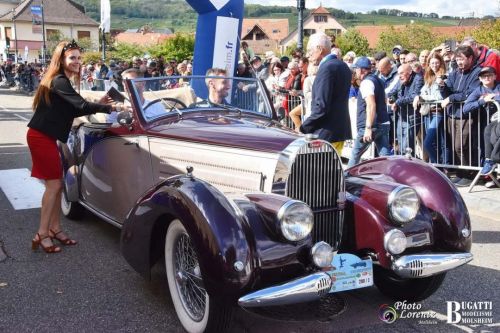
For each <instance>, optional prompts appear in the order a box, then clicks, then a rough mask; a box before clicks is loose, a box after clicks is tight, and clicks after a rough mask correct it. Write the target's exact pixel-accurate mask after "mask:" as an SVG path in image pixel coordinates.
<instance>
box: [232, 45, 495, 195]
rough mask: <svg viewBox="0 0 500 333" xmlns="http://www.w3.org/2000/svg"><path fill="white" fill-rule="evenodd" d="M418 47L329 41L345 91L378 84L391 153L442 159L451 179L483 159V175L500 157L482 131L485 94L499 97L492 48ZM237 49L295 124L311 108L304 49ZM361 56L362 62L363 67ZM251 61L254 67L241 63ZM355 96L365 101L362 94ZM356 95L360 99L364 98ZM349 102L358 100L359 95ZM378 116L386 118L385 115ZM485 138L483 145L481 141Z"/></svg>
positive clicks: (243, 68)
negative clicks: (345, 73)
mask: <svg viewBox="0 0 500 333" xmlns="http://www.w3.org/2000/svg"><path fill="white" fill-rule="evenodd" d="M418 51H419V52H418V53H414V52H410V51H409V50H406V49H404V47H403V46H401V45H395V46H394V48H393V50H392V54H390V55H387V54H386V53H385V52H383V51H376V52H374V54H373V56H371V55H369V54H367V55H356V54H355V53H354V52H353V51H349V52H347V53H346V54H345V55H343V56H342V54H341V52H340V50H339V49H338V48H337V47H336V46H335V44H332V49H331V53H332V54H333V55H334V56H335V57H336V58H339V59H342V60H343V61H344V62H345V63H346V64H347V65H348V66H349V67H350V68H351V69H352V74H353V75H352V80H351V92H350V95H349V98H352V99H353V100H354V99H356V100H358V95H359V94H360V84H361V83H362V81H363V80H365V79H366V80H368V81H370V82H373V83H370V86H371V85H372V84H374V85H375V86H376V87H377V89H378V82H381V83H382V87H383V90H384V94H385V96H384V97H385V104H384V108H385V109H386V114H387V116H388V117H389V120H390V121H389V147H388V148H389V151H390V153H392V154H406V153H408V152H410V153H412V154H415V153H416V151H417V150H419V152H420V155H419V156H420V157H421V158H422V159H424V160H426V161H429V162H431V163H434V164H436V165H438V166H440V167H442V170H443V171H444V172H446V173H448V172H449V171H450V176H451V175H452V174H453V178H452V181H453V182H454V183H456V184H457V186H467V185H469V184H470V182H471V179H472V178H473V173H474V171H473V170H475V169H476V168H478V167H481V166H485V167H484V168H483V170H482V171H481V172H482V174H484V175H487V174H490V173H491V172H492V170H493V169H494V168H495V166H496V164H495V163H496V162H500V158H498V159H497V158H496V154H497V150H495V152H494V153H493V155H494V156H490V155H491V152H492V151H493V148H492V144H491V142H492V141H493V142H494V140H493V139H492V136H491V130H490V127H491V126H490V127H488V130H487V131H486V132H485V129H486V127H487V126H489V125H488V124H489V123H490V118H491V116H492V115H493V114H494V113H495V112H496V111H497V110H496V107H495V106H494V105H493V104H492V103H489V102H493V101H497V102H499V101H500V93H499V83H498V81H497V74H498V73H499V71H500V56H499V53H498V50H492V49H490V48H489V47H488V46H487V45H480V44H478V43H477V42H476V41H475V40H474V39H473V38H472V37H466V38H464V40H463V41H462V42H461V43H460V44H459V45H458V46H455V45H453V44H452V43H443V44H441V45H439V46H437V47H435V48H434V49H432V50H418ZM241 52H242V54H241V56H240V64H239V67H240V70H239V71H238V72H241V73H247V74H248V73H253V75H255V76H257V77H259V78H261V79H263V80H264V81H265V83H266V85H267V88H268V89H269V91H270V92H271V94H272V97H273V102H274V107H275V109H276V110H277V111H278V114H280V113H281V114H283V116H286V117H289V118H290V119H291V121H292V122H291V123H288V124H289V125H291V126H292V127H293V128H295V129H296V130H298V129H299V128H300V125H301V122H302V121H303V120H304V119H305V118H307V116H308V115H309V113H310V109H311V107H310V103H311V101H310V97H311V90H312V81H313V80H314V73H316V72H317V66H311V65H309V64H307V63H308V57H307V56H306V55H304V54H303V53H302V52H301V50H295V51H294V52H293V54H292V58H291V59H288V57H281V58H279V57H277V56H275V54H274V52H272V51H267V52H265V54H264V55H263V58H261V57H260V56H259V55H255V54H254V53H253V51H252V50H251V49H250V48H249V47H248V45H245V46H244V47H242V49H241ZM360 59H361V60H362V61H361V63H363V64H364V65H363V67H362V68H363V69H362V70H361V71H360V72H358V73H357V72H356V70H355V69H356V67H358V68H359V66H356V64H358V62H359V61H360ZM306 64H307V65H306ZM368 64H369V68H366V67H367V66H368ZM252 68H253V69H254V71H252V70H248V69H252ZM374 78H377V79H378V80H374ZM366 80H365V81H366ZM306 82H307V85H305V83H306ZM306 87H307V88H306ZM369 91H371V89H369ZM377 91H378V90H377ZM372 93H373V92H372ZM296 97H300V98H296ZM308 98H309V100H308ZM361 99H362V100H363V101H364V100H365V99H366V96H362V97H361ZM377 100H380V98H379V97H378V98H377ZM363 101H362V102H361V105H365V106H366V104H363V103H364V102H363ZM353 104H354V105H357V107H359V105H360V102H359V100H358V103H353ZM378 104H379V105H378V107H377V112H379V111H380V109H381V105H380V104H381V103H378ZM355 108H356V107H355ZM354 114H356V111H354ZM357 116H358V117H359V116H360V114H359V113H358V114H357ZM377 116H378V117H380V119H385V116H384V115H382V116H380V115H378V114H377ZM361 117H365V115H361ZM363 119H364V118H363ZM363 121H364V120H363ZM374 121H375V123H374V125H378V127H379V128H375V129H374V131H375V132H374V135H373V137H371V139H373V140H375V139H377V140H381V139H380V138H385V135H380V132H381V131H382V132H384V131H385V128H386V124H385V122H384V123H383V125H382V123H380V124H377V123H376V120H374ZM371 125H372V124H370V126H371ZM356 126H357V127H358V131H359V130H361V131H365V130H366V127H365V126H364V125H363V124H361V125H360V124H359V122H358V124H357V125H356ZM376 131H379V133H377V132H376ZM498 132H500V131H498ZM375 134H376V135H375ZM353 136H354V137H356V135H354V134H353ZM486 136H488V138H487V137H486ZM363 137H364V134H363V133H361V134H359V133H358V137H357V138H356V140H355V143H354V146H355V147H354V148H355V149H354V150H355V152H354V155H356V156H353V158H351V159H352V160H353V163H356V162H358V161H359V154H360V152H361V151H360V150H363V149H365V148H366V147H365V146H366V145H359V144H358V145H357V142H356V141H359V140H363ZM381 142H382V143H381ZM383 142H385V140H382V141H379V142H378V144H377V145H376V146H377V148H379V149H381V150H382V151H378V152H377V153H376V154H382V155H386V154H387V150H386V148H387V147H386V145H385V144H384V143H383ZM486 142H488V143H487V145H488V146H486V147H485V144H486ZM365 143H366V142H365ZM493 146H494V144H493ZM356 147H357V148H356ZM488 147H489V148H488ZM494 147H496V146H494ZM410 149H411V150H410ZM498 151H500V144H499V145H498ZM351 164H352V163H351ZM447 166H460V168H447ZM451 171H456V172H453V173H452V172H451ZM475 172H477V171H475Z"/></svg>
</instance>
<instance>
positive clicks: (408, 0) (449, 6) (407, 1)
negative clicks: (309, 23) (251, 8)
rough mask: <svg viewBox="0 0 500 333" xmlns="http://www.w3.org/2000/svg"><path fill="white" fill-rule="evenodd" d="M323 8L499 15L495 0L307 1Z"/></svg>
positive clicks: (286, 2) (280, 2)
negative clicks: (392, 9) (390, 9)
mask: <svg viewBox="0 0 500 333" xmlns="http://www.w3.org/2000/svg"><path fill="white" fill-rule="evenodd" d="M245 2H246V3H253V4H262V1H261V0H246V1H245ZM296 3H297V2H296V1H290V0H269V1H267V2H266V5H268V6H272V5H275V6H290V5H293V6H295V5H296ZM320 4H322V5H323V7H329V8H337V9H342V10H345V11H349V12H361V13H366V12H368V11H371V10H377V9H380V8H395V9H399V10H402V11H405V12H419V13H437V14H439V16H444V15H449V16H460V17H462V16H470V15H471V14H472V13H474V16H475V17H482V16H484V15H495V14H497V13H498V11H499V8H498V7H497V1H493V0H474V1H456V0H371V1H345V0H306V6H307V8H317V7H319V5H320Z"/></svg>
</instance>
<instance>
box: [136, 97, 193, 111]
mask: <svg viewBox="0 0 500 333" xmlns="http://www.w3.org/2000/svg"><path fill="white" fill-rule="evenodd" d="M158 102H165V103H164V104H165V106H166V107H167V108H168V107H169V108H170V109H169V110H168V111H167V112H171V111H172V110H173V109H176V107H175V106H176V105H180V106H182V108H183V109H186V108H187V106H186V104H184V102H183V101H181V100H179V99H177V98H173V97H163V98H157V99H155V100H152V101H151V102H149V103H148V104H146V106H144V108H143V110H144V111H146V109H147V108H149V107H150V106H151V105H153V104H155V103H158ZM166 102H170V103H173V104H172V106H170V105H169V104H167V103H166Z"/></svg>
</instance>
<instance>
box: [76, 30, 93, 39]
mask: <svg viewBox="0 0 500 333" xmlns="http://www.w3.org/2000/svg"><path fill="white" fill-rule="evenodd" d="M77 34H78V40H80V39H82V38H90V31H80V30H78V32H77Z"/></svg>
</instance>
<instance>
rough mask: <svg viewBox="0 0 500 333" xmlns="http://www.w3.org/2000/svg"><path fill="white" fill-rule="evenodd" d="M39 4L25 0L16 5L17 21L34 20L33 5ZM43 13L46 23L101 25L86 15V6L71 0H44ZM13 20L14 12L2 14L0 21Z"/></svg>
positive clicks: (31, 0)
mask: <svg viewBox="0 0 500 333" xmlns="http://www.w3.org/2000/svg"><path fill="white" fill-rule="evenodd" d="M35 4H37V5H38V4H39V2H34V1H33V0H25V1H23V2H21V3H20V4H19V5H18V6H17V7H15V13H16V14H15V19H16V21H27V22H31V21H32V14H31V5H35ZM43 13H44V20H45V23H46V24H72V25H83V26H93V27H97V26H99V23H97V22H96V21H94V20H93V19H91V18H90V17H88V16H87V15H85V10H84V8H83V7H82V6H81V5H79V4H77V3H75V2H73V1H71V0H44V1H43ZM7 20H8V21H11V20H12V12H8V13H5V14H3V15H2V16H0V21H7Z"/></svg>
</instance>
